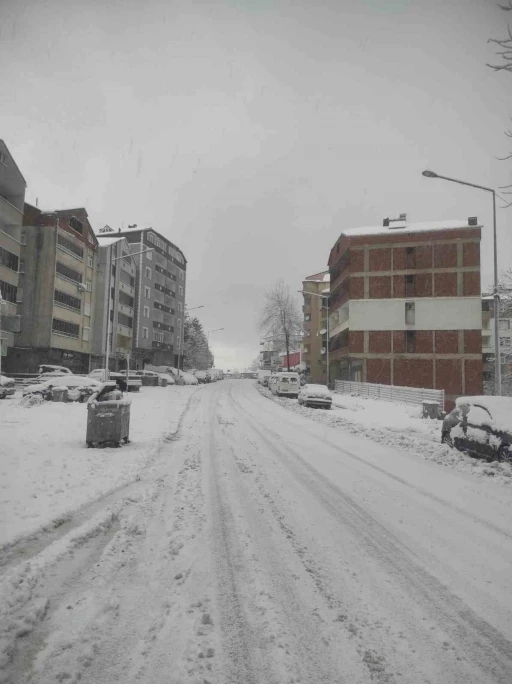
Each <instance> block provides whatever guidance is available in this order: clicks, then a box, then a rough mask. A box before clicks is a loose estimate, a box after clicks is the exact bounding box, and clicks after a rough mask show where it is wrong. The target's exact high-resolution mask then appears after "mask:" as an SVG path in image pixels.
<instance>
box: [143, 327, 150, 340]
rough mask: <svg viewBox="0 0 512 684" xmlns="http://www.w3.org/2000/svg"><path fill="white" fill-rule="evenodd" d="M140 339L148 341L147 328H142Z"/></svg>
mask: <svg viewBox="0 0 512 684" xmlns="http://www.w3.org/2000/svg"><path fill="white" fill-rule="evenodd" d="M142 339H143V340H149V328H142Z"/></svg>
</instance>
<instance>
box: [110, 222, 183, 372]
mask: <svg viewBox="0 0 512 684" xmlns="http://www.w3.org/2000/svg"><path fill="white" fill-rule="evenodd" d="M114 235H115V236H116V237H124V238H126V240H127V242H128V244H129V245H130V250H131V252H132V254H133V255H134V258H135V261H136V264H137V288H136V301H135V327H134V339H133V363H132V367H134V368H135V367H136V368H143V367H144V365H145V364H153V365H156V366H165V365H167V366H175V367H176V366H177V365H178V362H179V359H180V357H181V353H182V349H181V343H182V330H183V325H184V311H185V287H186V269H187V260H186V259H185V256H184V254H183V252H182V251H181V250H180V249H179V248H178V247H177V246H176V245H175V244H174V243H172V242H171V241H170V240H168V239H167V238H165V237H164V236H163V235H161V234H160V233H157V232H156V230H154V229H153V228H137V227H133V228H130V229H128V230H124V231H123V230H120V231H118V232H117V233H114V234H113V233H105V234H99V235H98V237H99V239H100V241H102V240H103V239H109V237H110V238H112V237H113V236H114ZM148 249H151V250H152V251H147V250H148Z"/></svg>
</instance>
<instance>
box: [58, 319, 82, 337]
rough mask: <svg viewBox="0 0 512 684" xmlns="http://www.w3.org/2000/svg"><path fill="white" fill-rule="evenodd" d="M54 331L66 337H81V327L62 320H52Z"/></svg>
mask: <svg viewBox="0 0 512 684" xmlns="http://www.w3.org/2000/svg"><path fill="white" fill-rule="evenodd" d="M52 331H53V332H54V333H58V334H59V335H65V336H66V337H75V338H79V337H80V326H79V325H77V324H76V323H70V322H69V321H61V320H60V318H54V319H53V320H52Z"/></svg>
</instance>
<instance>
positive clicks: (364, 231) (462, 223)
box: [341, 219, 482, 237]
mask: <svg viewBox="0 0 512 684" xmlns="http://www.w3.org/2000/svg"><path fill="white" fill-rule="evenodd" d="M481 227H482V226H481V224H478V225H476V226H470V225H468V220H467V219H460V220H459V219H454V220H450V221H424V222H422V223H407V222H406V221H394V222H393V223H392V224H391V225H389V226H382V225H380V226H364V227H362V228H348V229H347V230H343V231H342V232H341V235H345V236H346V237H360V236H364V235H391V234H393V233H397V234H400V233H428V232H430V231H435V230H457V229H458V230H460V229H463V228H481Z"/></svg>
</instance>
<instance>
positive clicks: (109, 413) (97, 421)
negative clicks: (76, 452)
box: [85, 383, 132, 447]
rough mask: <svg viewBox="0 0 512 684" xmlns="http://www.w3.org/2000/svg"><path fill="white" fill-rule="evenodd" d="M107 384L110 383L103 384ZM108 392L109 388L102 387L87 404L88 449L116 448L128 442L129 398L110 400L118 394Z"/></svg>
mask: <svg viewBox="0 0 512 684" xmlns="http://www.w3.org/2000/svg"><path fill="white" fill-rule="evenodd" d="M108 384H110V383H105V385H108ZM110 390H111V388H109V387H104V388H103V389H102V390H101V391H100V392H99V393H97V394H96V395H93V396H92V397H91V399H90V400H89V402H88V404H87V434H86V438H85V441H86V442H87V446H88V447H93V446H116V447H118V446H120V444H121V442H124V443H125V444H127V443H128V442H129V436H130V407H131V403H132V400H131V397H127V396H124V395H122V396H121V397H120V398H112V397H115V396H117V394H118V393H116V392H112V391H110ZM103 397H105V399H103Z"/></svg>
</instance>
